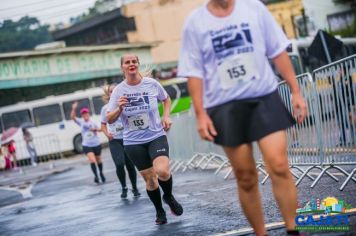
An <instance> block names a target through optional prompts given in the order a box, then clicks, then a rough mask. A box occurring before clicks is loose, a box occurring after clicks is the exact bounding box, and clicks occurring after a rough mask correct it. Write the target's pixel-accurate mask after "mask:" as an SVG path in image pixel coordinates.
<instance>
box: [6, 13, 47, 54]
mask: <svg viewBox="0 0 356 236" xmlns="http://www.w3.org/2000/svg"><path fill="white" fill-rule="evenodd" d="M48 28H49V26H48V25H41V24H40V22H39V21H38V19H37V18H36V17H30V16H24V17H22V18H21V19H20V20H18V21H12V20H5V21H3V22H2V23H0V52H11V51H21V50H30V49H33V48H34V47H35V46H36V45H38V44H41V43H47V42H50V41H52V36H51V34H50V33H49V31H48Z"/></svg>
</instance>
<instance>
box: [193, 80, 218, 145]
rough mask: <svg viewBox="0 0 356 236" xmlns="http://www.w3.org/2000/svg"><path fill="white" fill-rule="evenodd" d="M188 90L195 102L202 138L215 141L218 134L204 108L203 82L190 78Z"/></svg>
mask: <svg viewBox="0 0 356 236" xmlns="http://www.w3.org/2000/svg"><path fill="white" fill-rule="evenodd" d="M188 90H189V94H190V96H191V97H192V100H193V106H194V110H195V114H196V116H197V122H198V124H197V125H198V132H199V134H200V137H201V138H203V139H205V140H208V141H214V136H216V135H217V132H216V130H215V127H214V124H213V122H212V120H211V119H210V117H209V116H208V114H207V113H206V110H205V109H204V106H203V80H202V79H200V78H197V77H189V78H188Z"/></svg>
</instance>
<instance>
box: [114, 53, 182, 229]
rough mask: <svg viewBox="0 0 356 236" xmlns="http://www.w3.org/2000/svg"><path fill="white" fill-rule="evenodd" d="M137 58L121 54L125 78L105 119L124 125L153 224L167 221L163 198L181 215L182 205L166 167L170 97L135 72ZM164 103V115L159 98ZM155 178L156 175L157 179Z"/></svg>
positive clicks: (126, 141)
mask: <svg viewBox="0 0 356 236" xmlns="http://www.w3.org/2000/svg"><path fill="white" fill-rule="evenodd" d="M138 67H139V58H138V57H137V56H136V55H131V54H128V55H124V56H123V57H122V58H121V69H122V71H123V73H124V76H125V80H124V81H123V82H122V83H120V84H119V85H118V86H116V88H115V89H114V91H113V93H112V95H111V97H110V101H109V105H108V111H109V113H108V115H107V117H108V121H109V123H113V122H115V121H116V120H117V119H118V117H120V118H121V120H122V124H123V126H124V134H123V135H124V149H125V152H126V153H127V155H128V156H129V158H130V159H131V160H132V162H133V163H134V164H135V166H136V167H137V169H138V170H139V171H140V174H141V175H142V177H143V178H144V180H145V182H146V189H147V194H148V196H149V198H150V200H151V201H152V203H153V205H154V206H155V208H156V224H165V223H167V218H166V213H165V211H164V209H163V207H162V200H161V193H160V189H159V186H161V188H162V190H163V200H164V202H165V203H167V204H168V205H169V207H170V209H171V211H172V213H174V214H175V215H181V214H183V208H182V206H181V205H180V204H179V203H178V202H177V201H176V200H175V198H174V196H173V194H172V185H173V180H172V175H171V172H170V169H169V159H168V157H169V146H168V141H167V137H166V132H165V131H167V130H168V129H169V128H170V127H171V124H172V122H171V119H170V118H169V113H170V106H171V100H170V98H169V96H168V94H167V92H166V91H165V90H164V88H163V87H162V86H161V84H160V83H159V82H157V81H156V80H154V79H152V78H148V77H142V76H141V75H140V73H139V71H138ZM157 100H159V101H161V102H162V103H163V118H162V120H161V118H160V116H159V112H158V101H157ZM157 177H158V178H157Z"/></svg>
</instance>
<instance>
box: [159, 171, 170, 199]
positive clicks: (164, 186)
mask: <svg viewBox="0 0 356 236" xmlns="http://www.w3.org/2000/svg"><path fill="white" fill-rule="evenodd" d="M158 183H159V186H161V188H162V190H163V193H164V196H166V197H169V196H172V186H173V179H172V175H171V177H170V178H169V179H168V180H166V181H162V180H160V179H158Z"/></svg>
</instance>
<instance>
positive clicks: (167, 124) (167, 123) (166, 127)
mask: <svg viewBox="0 0 356 236" xmlns="http://www.w3.org/2000/svg"><path fill="white" fill-rule="evenodd" d="M172 123H173V122H172V120H171V118H170V117H169V116H165V117H163V119H162V125H163V129H164V131H168V130H169V129H170V128H171V126H172Z"/></svg>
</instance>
